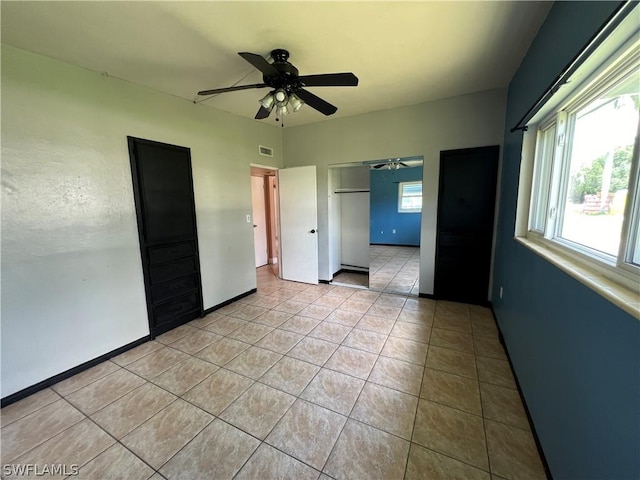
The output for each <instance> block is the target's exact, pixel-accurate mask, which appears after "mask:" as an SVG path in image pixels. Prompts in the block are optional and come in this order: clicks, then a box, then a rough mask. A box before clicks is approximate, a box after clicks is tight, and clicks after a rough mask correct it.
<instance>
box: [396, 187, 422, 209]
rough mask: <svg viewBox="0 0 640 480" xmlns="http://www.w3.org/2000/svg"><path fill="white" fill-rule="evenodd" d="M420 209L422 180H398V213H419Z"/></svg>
mask: <svg viewBox="0 0 640 480" xmlns="http://www.w3.org/2000/svg"><path fill="white" fill-rule="evenodd" d="M421 211H422V182H421V181H418V182H400V183H399V184H398V213H420V212H421Z"/></svg>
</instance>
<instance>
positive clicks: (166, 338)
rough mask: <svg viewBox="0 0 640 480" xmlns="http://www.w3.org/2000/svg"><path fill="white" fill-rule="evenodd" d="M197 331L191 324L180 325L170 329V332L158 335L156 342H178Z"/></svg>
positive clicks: (166, 343) (167, 343)
mask: <svg viewBox="0 0 640 480" xmlns="http://www.w3.org/2000/svg"><path fill="white" fill-rule="evenodd" d="M196 331H197V330H196V328H195V327H192V326H190V325H180V326H179V327H176V328H174V329H172V330H169V331H168V332H166V333H163V334H162V335H160V336H158V337H156V342H160V343H163V344H165V345H169V344H170V343H173V342H177V341H178V340H180V339H181V338H183V337H186V336H187V335H189V334H191V333H195V332H196Z"/></svg>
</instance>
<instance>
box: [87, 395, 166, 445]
mask: <svg viewBox="0 0 640 480" xmlns="http://www.w3.org/2000/svg"><path fill="white" fill-rule="evenodd" d="M176 398H178V397H176V396H175V395H172V394H171V393H169V392H167V391H165V390H163V389H161V388H159V387H156V386H155V385H153V384H150V383H145V384H144V385H142V386H140V387H138V388H136V389H135V390H133V391H131V392H129V393H127V394H126V395H125V396H124V397H122V398H119V399H118V400H116V401H115V402H113V403H111V404H109V405H107V406H106V407H104V408H103V409H102V410H99V411H97V412H96V413H94V414H93V415H91V419H92V420H93V421H94V422H96V423H97V424H98V425H100V426H101V427H102V428H104V429H105V430H106V431H107V432H109V433H110V434H111V435H113V436H114V437H115V438H117V439H120V438H122V437H124V436H125V435H126V434H127V433H129V432H131V431H132V430H134V429H135V428H137V427H138V426H140V425H142V424H143V423H144V422H146V421H147V420H148V419H149V418H151V417H153V416H154V415H155V414H156V413H158V412H159V411H160V410H162V409H163V408H164V407H166V406H167V405H169V404H170V403H171V402H173V401H174V400H175V399H176Z"/></svg>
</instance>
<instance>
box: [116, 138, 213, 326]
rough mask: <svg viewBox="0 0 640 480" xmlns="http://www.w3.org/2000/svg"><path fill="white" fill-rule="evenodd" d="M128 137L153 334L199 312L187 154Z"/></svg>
mask: <svg viewBox="0 0 640 480" xmlns="http://www.w3.org/2000/svg"><path fill="white" fill-rule="evenodd" d="M128 140H129V155H130V159H131V172H132V176H133V191H134V196H135V202H136V213H137V216H138V233H139V237H140V251H141V252H140V253H141V256H142V267H143V271H144V281H145V291H146V296H147V310H148V313H149V328H150V331H151V336H152V337H154V336H156V335H159V334H161V333H163V332H166V331H167V330H170V329H172V328H174V327H177V326H178V325H181V324H183V323H185V322H188V321H190V320H192V319H194V318H196V317H198V316H200V315H201V313H202V287H201V281H200V262H199V258H198V235H197V231H196V212H195V203H194V196H193V180H192V175H191V153H190V150H189V149H188V148H185V147H178V146H175V145H167V144H164V143H158V142H152V141H149V140H142V139H139V138H133V137H128Z"/></svg>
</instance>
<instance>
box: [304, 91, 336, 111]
mask: <svg viewBox="0 0 640 480" xmlns="http://www.w3.org/2000/svg"><path fill="white" fill-rule="evenodd" d="M296 95H298V97H300V99H301V100H302V101H304V102H305V103H306V104H307V105H309V106H310V107H311V108H315V109H316V110H318V111H319V112H320V113H323V114H325V115H333V114H334V113H336V112H337V111H338V107H336V106H334V105H331V104H330V103H329V102H327V101H326V100H323V99H321V98H320V97H317V96H316V95H314V94H313V93H311V92H309V91H307V90H305V89H303V88H301V89H300V90H298V91H297V92H296Z"/></svg>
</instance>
